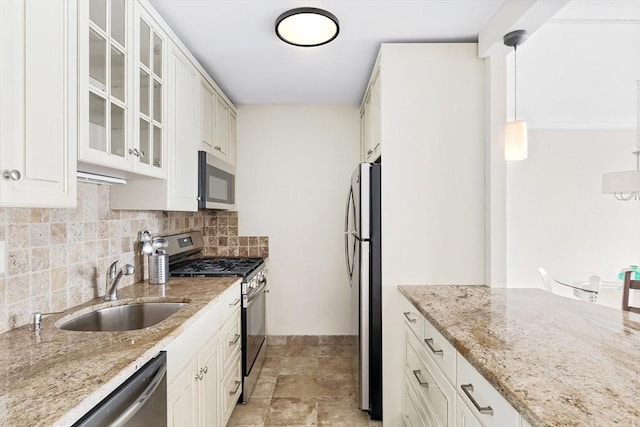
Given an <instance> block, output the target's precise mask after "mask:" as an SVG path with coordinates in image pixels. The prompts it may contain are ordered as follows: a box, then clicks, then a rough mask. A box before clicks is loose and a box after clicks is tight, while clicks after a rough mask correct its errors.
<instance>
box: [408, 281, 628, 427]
mask: <svg viewBox="0 0 640 427" xmlns="http://www.w3.org/2000/svg"><path fill="white" fill-rule="evenodd" d="M399 290H400V292H401V293H402V294H403V295H405V296H406V297H407V298H408V299H409V301H411V302H412V303H413V305H414V306H415V307H416V308H417V309H418V310H419V311H420V312H421V313H422V314H423V315H424V316H425V318H426V319H427V320H428V321H429V322H431V324H433V326H434V327H435V328H436V329H438V331H439V332H440V333H441V334H442V335H443V336H444V337H445V338H446V339H448V340H449V342H451V344H453V345H454V347H455V348H456V350H457V351H458V352H459V353H460V354H461V355H462V356H464V357H465V358H466V359H467V360H468V361H469V363H471V364H472V365H473V366H474V367H475V368H476V369H477V370H478V371H479V372H480V373H481V374H482V375H483V376H484V377H485V378H486V379H487V380H488V381H489V382H490V383H491V384H492V385H493V386H494V387H495V388H496V389H497V390H498V391H499V392H500V393H501V394H502V396H504V397H505V399H506V400H507V401H508V402H509V403H510V404H511V405H512V406H513V407H514V408H515V409H516V410H517V411H518V412H520V414H522V416H523V417H524V418H526V419H527V420H528V421H529V422H530V423H531V424H532V426H534V427H537V426H540V427H542V426H598V427H599V426H609V425H620V426H640V397H639V396H640V315H636V314H633V313H628V312H623V311H621V310H617V309H613V308H609V307H604V306H600V305H597V304H593V303H588V302H583V301H578V300H572V299H568V298H564V297H560V296H557V295H553V294H551V293H548V292H545V291H543V290H541V289H497V288H489V287H486V286H455V285H450V286H448V285H435V286H428V285H425V286H399Z"/></svg>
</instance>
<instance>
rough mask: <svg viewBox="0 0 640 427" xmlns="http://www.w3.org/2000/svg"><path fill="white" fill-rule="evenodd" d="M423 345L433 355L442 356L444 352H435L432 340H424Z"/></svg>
mask: <svg viewBox="0 0 640 427" xmlns="http://www.w3.org/2000/svg"><path fill="white" fill-rule="evenodd" d="M424 343H425V344H426V345H427V347H429V350H431V352H432V353H433V354H439V355H440V356H443V355H444V351H442V349H440V350H436V349H435V348H433V338H427V339H425V340H424Z"/></svg>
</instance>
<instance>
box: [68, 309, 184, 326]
mask: <svg viewBox="0 0 640 427" xmlns="http://www.w3.org/2000/svg"><path fill="white" fill-rule="evenodd" d="M185 305H187V303H184V302H143V303H135V304H127V305H118V306H115V307H107V308H103V309H100V310H96V311H92V312H90V313H87V314H85V315H83V316H80V317H78V318H77V319H73V320H69V321H68V322H65V323H63V324H62V325H60V326H58V328H59V329H63V330H65V331H94V332H113V331H132V330H135V329H143V328H147V327H149V326H153V325H155V324H156V323H160V322H162V321H163V320H164V319H166V318H167V317H169V316H171V315H172V314H174V313H176V312H177V311H178V310H180V309H181V308H183V307H184V306H185Z"/></svg>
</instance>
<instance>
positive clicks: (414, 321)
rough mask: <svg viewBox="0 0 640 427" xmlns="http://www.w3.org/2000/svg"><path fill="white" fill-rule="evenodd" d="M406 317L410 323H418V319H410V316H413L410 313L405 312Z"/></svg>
mask: <svg viewBox="0 0 640 427" xmlns="http://www.w3.org/2000/svg"><path fill="white" fill-rule="evenodd" d="M402 314H404V317H406V318H407V320H408V321H409V323H416V322H417V321H418V319H412V318H411V317H409V315H410V314H411V312H410V311H405V312H404V313H402Z"/></svg>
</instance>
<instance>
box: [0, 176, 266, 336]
mask: <svg viewBox="0 0 640 427" xmlns="http://www.w3.org/2000/svg"><path fill="white" fill-rule="evenodd" d="M109 190H110V187H108V186H103V185H95V184H88V183H78V206H77V208H75V209H40V208H0V241H5V248H6V260H5V261H0V262H6V270H5V273H4V274H0V333H1V332H5V331H7V330H10V329H13V328H16V327H19V326H22V325H25V324H27V323H28V322H29V318H30V316H31V313H32V312H35V311H40V312H42V313H47V312H52V311H61V310H65V309H67V308H69V307H73V306H75V305H78V304H81V303H83V302H86V301H89V300H91V299H93V298H95V297H97V296H99V295H104V292H105V290H104V288H105V273H106V270H107V267H108V266H109V265H110V264H111V263H112V262H113V261H116V260H119V261H120V265H124V264H126V263H129V264H133V265H134V266H135V267H136V273H135V275H134V276H132V277H130V278H127V279H128V280H129V282H128V283H133V282H135V281H139V280H143V279H144V278H145V277H146V262H145V260H144V256H143V255H141V254H140V244H139V243H138V242H137V240H138V232H139V231H142V230H149V231H150V232H151V233H152V234H153V235H166V234H173V233H180V232H183V231H188V230H197V229H199V230H202V233H203V238H204V244H205V255H222V256H261V257H267V256H268V252H269V249H268V245H269V241H268V238H267V237H264V236H238V214H237V212H226V211H199V212H161V211H116V210H110V209H109Z"/></svg>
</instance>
